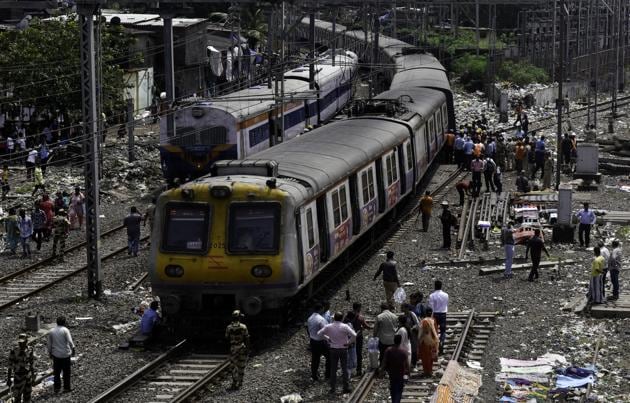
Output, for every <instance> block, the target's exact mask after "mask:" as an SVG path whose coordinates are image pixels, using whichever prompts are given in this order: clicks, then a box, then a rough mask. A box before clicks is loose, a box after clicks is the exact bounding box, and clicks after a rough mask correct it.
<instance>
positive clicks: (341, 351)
mask: <svg viewBox="0 0 630 403" xmlns="http://www.w3.org/2000/svg"><path fill="white" fill-rule="evenodd" d="M342 319H343V314H342V313H341V312H335V316H334V322H333V323H329V324H328V325H326V326H324V328H322V329H320V330H319V331H318V332H317V335H318V336H323V337H325V338H326V340H328V342H329V343H330V362H331V365H330V393H333V394H334V393H335V388H336V387H337V363H338V362H339V361H341V375H342V378H343V393H350V392H351V391H352V390H351V389H350V380H349V378H348V346H349V345H350V344H352V343H354V341H355V340H356V337H357V334H356V332H355V331H354V330H352V328H351V327H350V326H348V325H347V324H345V323H341V320H342Z"/></svg>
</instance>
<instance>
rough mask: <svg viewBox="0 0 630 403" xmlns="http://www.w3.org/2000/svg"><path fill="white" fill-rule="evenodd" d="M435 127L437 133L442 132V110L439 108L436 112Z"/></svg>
mask: <svg viewBox="0 0 630 403" xmlns="http://www.w3.org/2000/svg"><path fill="white" fill-rule="evenodd" d="M436 125H437V126H436V127H437V132H438V134H441V133H443V132H442V111H440V110H439V109H438V110H437V112H436Z"/></svg>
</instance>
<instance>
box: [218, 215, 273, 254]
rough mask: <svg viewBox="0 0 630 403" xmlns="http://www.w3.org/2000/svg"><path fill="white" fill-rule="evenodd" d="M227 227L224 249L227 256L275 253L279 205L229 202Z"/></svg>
mask: <svg viewBox="0 0 630 403" xmlns="http://www.w3.org/2000/svg"><path fill="white" fill-rule="evenodd" d="M228 228H229V231H228V239H229V241H228V250H229V251H230V252H231V253H253V254H277V253H278V249H279V243H280V204H279V203H232V204H231V205H230V212H229V227H228Z"/></svg>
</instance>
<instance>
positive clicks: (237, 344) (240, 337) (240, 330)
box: [225, 310, 249, 389]
mask: <svg viewBox="0 0 630 403" xmlns="http://www.w3.org/2000/svg"><path fill="white" fill-rule="evenodd" d="M225 338H226V339H228V341H229V343H230V363H231V365H232V386H231V389H240V387H241V386H243V376H244V375H245V364H246V363H247V349H248V347H249V332H248V330H247V326H245V324H243V323H241V311H239V310H236V311H234V312H232V323H230V324H229V325H228V326H227V328H226V329H225Z"/></svg>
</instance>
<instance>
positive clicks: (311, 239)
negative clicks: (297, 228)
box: [306, 208, 315, 249]
mask: <svg viewBox="0 0 630 403" xmlns="http://www.w3.org/2000/svg"><path fill="white" fill-rule="evenodd" d="M306 234H307V235H308V248H309V249H311V248H312V247H313V246H314V245H315V229H314V228H313V209H310V208H308V209H306Z"/></svg>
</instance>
